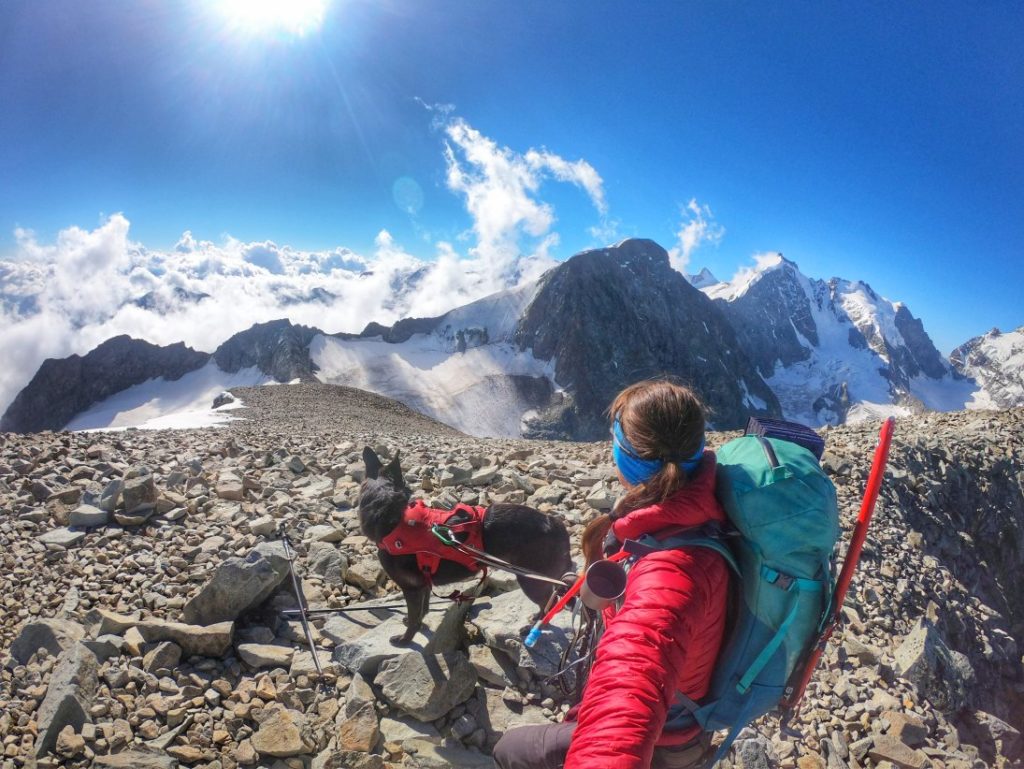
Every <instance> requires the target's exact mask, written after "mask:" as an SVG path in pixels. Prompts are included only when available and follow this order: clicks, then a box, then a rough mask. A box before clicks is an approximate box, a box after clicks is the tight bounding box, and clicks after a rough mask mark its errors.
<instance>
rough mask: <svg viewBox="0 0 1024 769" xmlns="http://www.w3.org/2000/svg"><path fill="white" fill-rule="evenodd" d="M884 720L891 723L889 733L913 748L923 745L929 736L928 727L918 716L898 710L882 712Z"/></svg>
mask: <svg viewBox="0 0 1024 769" xmlns="http://www.w3.org/2000/svg"><path fill="white" fill-rule="evenodd" d="M882 721H884V722H885V723H887V724H888V725H889V730H888V731H887V732H886V734H889V735H891V736H893V737H895V738H896V739H898V740H900V741H901V742H903V743H904V744H905V745H908V746H910V747H911V748H916V747H917V746H918V745H921V744H922V743H923V742H924V741H925V739H926V738H927V737H928V727H927V726H925V724H924V722H923V721H922V720H921V719H920V718H918V717H917V716H912V715H910V714H909V713H900V712H898V711H891V710H890V711H886V712H885V713H882Z"/></svg>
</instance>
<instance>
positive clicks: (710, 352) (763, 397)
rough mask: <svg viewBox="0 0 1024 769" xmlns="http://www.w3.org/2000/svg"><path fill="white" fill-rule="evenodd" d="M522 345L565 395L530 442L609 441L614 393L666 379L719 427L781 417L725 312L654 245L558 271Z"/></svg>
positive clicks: (532, 310) (597, 254) (520, 331)
mask: <svg viewBox="0 0 1024 769" xmlns="http://www.w3.org/2000/svg"><path fill="white" fill-rule="evenodd" d="M515 341H516V343H517V344H518V345H519V346H520V348H521V349H532V350H533V354H534V355H535V356H536V357H537V358H539V359H541V360H551V359H552V358H554V359H555V361H556V364H555V380H556V381H557V382H558V384H559V385H560V386H561V387H563V388H565V390H566V393H567V394H566V395H565V396H564V397H563V399H562V401H561V402H560V403H556V404H553V405H552V406H551V407H550V408H548V409H547V410H545V411H544V412H542V413H541V414H540V416H538V417H537V418H536V419H534V420H532V422H530V425H529V428H528V430H527V432H526V433H525V434H526V437H534V436H537V437H540V436H544V437H565V438H572V439H575V440H595V439H598V438H604V437H607V433H608V424H607V419H606V417H605V414H604V411H605V409H606V408H607V407H608V405H609V404H610V403H611V401H612V399H613V398H614V397H615V395H616V394H617V393H618V392H619V391H620V390H621V389H622V388H623V387H625V386H626V385H628V384H631V383H632V382H636V381H638V380H641V379H645V378H648V377H655V376H659V375H664V374H669V375H673V376H676V377H679V378H680V379H681V380H683V381H684V382H686V383H688V384H689V385H691V386H692V387H694V388H695V389H696V390H697V391H698V392H699V393H700V394H701V396H702V397H703V398H704V400H705V402H706V403H707V404H708V405H709V406H710V408H711V410H712V420H713V421H714V424H715V425H716V426H717V427H719V428H735V427H740V426H742V425H744V424H745V423H746V420H747V417H748V416H750V415H751V414H755V413H756V414H761V415H771V416H778V415H779V414H780V408H779V403H778V400H777V399H776V397H775V395H774V393H772V391H771V390H770V389H769V388H768V386H767V385H766V384H765V383H764V380H763V379H762V378H761V377H760V375H759V374H758V373H757V371H756V370H755V368H754V366H753V365H752V364H751V363H750V360H749V359H748V358H747V356H746V355H745V354H743V353H742V352H740V346H739V344H738V343H737V339H736V334H735V332H734V331H733V330H732V327H731V326H730V325H729V323H728V322H727V321H726V319H725V317H724V316H723V315H722V312H721V310H719V309H718V308H716V307H715V305H714V304H713V303H712V302H711V300H709V299H708V298H707V297H705V296H704V294H702V293H701V292H700V291H699V290H697V289H696V288H694V287H693V286H692V285H690V283H689V282H688V281H687V280H686V278H684V277H683V276H682V275H681V274H680V273H678V272H676V271H675V270H673V269H672V268H671V267H670V265H669V259H668V253H667V252H666V251H665V249H663V248H662V247H661V246H659V245H657V244H656V243H654V242H653V241H650V240H627V241H624V242H623V243H621V244H619V245H618V246H615V247H612V248H606V249H598V250H594V251H586V252H584V253H581V254H577V255H576V256H574V257H572V258H571V259H570V260H568V261H567V262H565V263H564V264H562V265H559V266H558V267H556V268H554V269H553V270H551V271H550V272H549V273H548V274H547V275H546V276H545V277H544V278H543V279H542V285H541V287H540V289H539V290H538V292H537V295H536V296H535V297H534V300H533V302H532V303H531V304H530V306H529V308H527V310H526V312H525V314H524V316H523V318H522V319H521V320H520V323H519V326H518V328H517V330H516V334H515Z"/></svg>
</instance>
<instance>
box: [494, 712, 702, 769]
mask: <svg viewBox="0 0 1024 769" xmlns="http://www.w3.org/2000/svg"><path fill="white" fill-rule="evenodd" d="M574 731H576V722H575V721H569V722H566V723H561V724H541V725H531V726H519V727H516V728H515V729H509V730H508V731H507V732H505V734H503V735H502V737H501V739H500V740H498V744H497V745H495V746H494V752H493V756H494V763H495V764H497V765H498V769H562V767H563V766H564V765H565V755H566V753H568V752H569V743H570V742H571V741H572V734H573V732H574ZM709 747H710V740H708V739H707V735H706V734H704V735H701V736H700V737H698V738H697V739H695V740H693V741H692V742H688V743H686V744H685V745H678V746H672V747H659V748H655V749H654V758H653V759H652V760H651V769H691V768H692V767H698V766H701V765H702V764H703V762H704V761H705V760H706V758H707V756H708V750H709Z"/></svg>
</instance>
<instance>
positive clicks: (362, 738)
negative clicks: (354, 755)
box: [338, 702, 380, 753]
mask: <svg viewBox="0 0 1024 769" xmlns="http://www.w3.org/2000/svg"><path fill="white" fill-rule="evenodd" d="M379 739H380V724H379V723H378V721H377V710H376V708H375V707H374V704H373V702H366V703H364V704H363V705H362V706H361V707H360V708H359V709H358V710H356V711H355V713H353V714H352V715H350V716H348V717H345V718H343V719H342V720H341V721H340V722H339V724H338V748H339V749H341V750H356V751H361V752H363V753H369V752H370V751H371V750H373V748H374V746H375V745H376V744H377V741H378V740H379Z"/></svg>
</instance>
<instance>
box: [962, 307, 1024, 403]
mask: <svg viewBox="0 0 1024 769" xmlns="http://www.w3.org/2000/svg"><path fill="white" fill-rule="evenodd" d="M949 357H950V362H951V363H952V364H953V367H954V368H955V369H956V370H957V371H958V372H959V373H960V374H961V375H963V376H965V377H971V378H973V379H975V380H976V381H978V382H980V383H981V384H982V390H981V392H980V393H979V395H978V396H976V399H977V401H978V402H979V404H980V405H982V406H983V407H986V408H1012V407H1013V406H1015V405H1017V404H1019V403H1020V401H1021V399H1022V398H1024V376H1022V374H1021V371H1022V368H1021V367H1022V366H1024V326H1021V327H1020V328H1018V329H1016V330H1014V331H1008V332H1006V333H1005V334H1004V333H1003V332H1001V331H1000V330H999V329H998V328H994V329H992V330H991V331H989V332H988V333H987V334H984V335H982V336H979V337H975V338H974V339H971V340H969V341H968V342H965V343H964V344H962V345H960V346H959V347H957V348H956V349H955V350H953V352H952V354H951V355H950V356H949Z"/></svg>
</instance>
